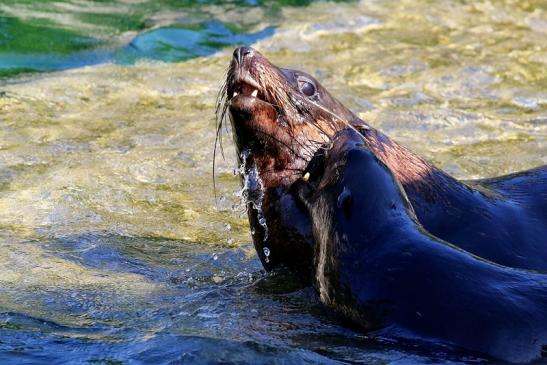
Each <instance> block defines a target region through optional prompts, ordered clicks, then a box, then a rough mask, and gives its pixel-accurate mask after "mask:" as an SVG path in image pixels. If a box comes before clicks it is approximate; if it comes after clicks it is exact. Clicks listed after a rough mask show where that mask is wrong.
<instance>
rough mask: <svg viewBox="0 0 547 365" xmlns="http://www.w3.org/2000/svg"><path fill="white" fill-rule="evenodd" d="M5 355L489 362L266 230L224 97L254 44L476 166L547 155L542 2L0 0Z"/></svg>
mask: <svg viewBox="0 0 547 365" xmlns="http://www.w3.org/2000/svg"><path fill="white" fill-rule="evenodd" d="M0 14H1V17H0V29H1V32H0V73H1V74H2V75H3V78H2V79H1V80H0V359H1V360H2V363H3V364H10V363H11V364H20V363H76V364H79V363H81V364H89V363H91V364H93V363H99V364H100V363H103V364H118V363H119V364H125V363H127V364H138V363H241V364H260V363H264V364H271V363H284V364H290V363H294V364H302V363H308V364H330V363H366V364H370V363H373V364H386V363H390V364H415V363H428V364H430V363H448V362H454V363H462V362H476V361H480V359H478V358H477V357H475V356H473V355H470V354H461V353H458V352H456V351H454V350H452V349H449V348H444V347H439V348H434V349H432V348H431V347H428V346H416V344H401V343H392V342H390V341H387V340H382V339H380V340H371V339H369V338H367V337H366V336H364V335H363V334H361V333H358V332H354V331H352V330H350V329H347V328H345V327H343V326H340V325H339V324H338V323H337V322H336V320H335V319H334V318H332V317H331V316H329V314H328V313H326V312H325V311H324V310H323V309H322V308H321V306H320V305H319V304H318V302H317V298H316V296H315V293H314V292H313V290H311V289H310V288H307V287H306V286H305V285H304V284H303V283H302V282H300V281H299V280H298V278H296V277H294V276H290V275H288V274H283V273H277V274H274V275H271V276H267V275H265V273H264V272H263V271H262V269H261V267H260V264H259V262H258V260H257V259H256V256H255V254H254V252H253V248H252V246H251V245H250V237H249V229H248V226H247V222H246V219H245V213H244V210H243V208H242V206H241V205H240V202H239V198H238V197H237V194H235V193H237V191H238V189H239V185H238V184H239V183H238V181H237V178H236V177H235V176H234V174H233V169H234V168H235V167H236V166H235V159H234V151H233V147H232V146H231V144H230V140H231V137H230V135H229V131H225V132H224V147H225V149H224V151H225V155H226V156H225V159H224V160H222V159H219V160H218V164H219V166H218V171H217V189H218V191H217V195H218V198H217V199H216V201H215V198H214V195H213V189H212V173H211V167H212V166H211V162H212V146H213V142H214V115H213V114H214V105H215V98H216V94H217V91H218V89H219V87H220V85H221V83H222V81H223V77H224V73H225V70H226V67H227V65H228V62H229V60H230V56H231V51H232V50H233V47H235V46H236V45H237V44H240V43H250V44H252V45H253V46H254V47H256V48H258V49H259V50H260V51H261V52H263V53H264V54H265V55H266V56H267V57H269V58H270V59H271V60H272V61H273V62H274V63H276V64H278V65H283V66H286V67H293V68H299V69H303V70H306V71H308V72H310V73H312V74H314V75H315V76H317V77H318V78H319V79H320V80H322V82H323V83H324V85H325V86H326V87H327V88H328V89H329V90H331V91H332V93H333V94H335V95H336V96H338V97H339V98H340V99H341V100H342V101H343V102H344V103H345V104H346V105H348V106H350V107H351V108H352V109H353V110H354V111H356V112H358V113H359V114H360V115H361V117H362V118H364V119H365V120H367V121H369V122H370V123H371V124H372V125H374V126H376V127H378V128H380V129H381V130H383V131H384V132H386V133H387V134H388V135H390V136H391V137H393V138H394V139H396V140H397V141H399V142H401V143H403V144H404V145H406V146H408V147H410V148H411V149H413V150H415V151H416V152H418V153H420V154H422V155H424V156H425V157H426V158H428V159H429V160H431V161H433V162H434V163H436V164H437V165H439V166H440V167H441V168H443V169H445V170H446V171H448V172H450V173H451V174H454V175H455V176H457V177H459V178H479V177H488V176H495V175H500V174H504V173H510V172H513V171H518V170H522V169H527V168H531V167H534V166H537V165H541V164H545V163H547V67H546V66H547V8H546V6H545V4H544V2H543V1H530V0H529V1H513V2H510V3H508V2H503V1H493V0H492V1H478V2H477V1H473V2H462V1H448V0H445V1H439V2H429V1H420V0H418V1H416V0H413V1H410V0H409V1H364V2H338V3H328V2H295V1H293V2H291V1H286V2H270V1H263V2H262V1H256V2H255V1H247V2H245V1H240V2H214V1H209V2H207V1H200V2H190V1H167V0H165V1H146V0H142V1H121V0H120V1H85V0H73V1H55V2H53V1H30V0H27V1H15V0H14V1H11V0H6V1H3V2H2V4H0Z"/></svg>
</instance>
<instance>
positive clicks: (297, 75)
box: [217, 47, 547, 271]
mask: <svg viewBox="0 0 547 365" xmlns="http://www.w3.org/2000/svg"><path fill="white" fill-rule="evenodd" d="M219 95H220V98H219V102H218V108H217V115H218V117H219V118H218V119H219V121H220V122H219V124H218V131H219V133H220V130H221V129H220V128H221V126H222V121H223V120H224V116H225V115H229V117H230V120H231V123H232V127H233V131H234V140H235V145H236V149H237V151H238V154H239V156H240V159H241V161H240V162H242V163H243V164H244V165H245V168H244V170H245V172H246V173H245V175H246V178H245V179H244V181H245V184H246V186H247V194H248V196H249V197H250V199H249V207H250V208H249V209H248V213H249V222H250V225H251V231H252V232H253V242H254V244H255V247H256V249H257V252H258V256H259V258H260V259H261V261H262V263H263V265H264V267H265V268H266V269H267V270H271V269H272V268H274V267H276V266H277V265H278V264H285V265H288V266H291V267H297V268H305V269H307V268H309V267H311V258H312V257H313V255H312V249H313V245H314V243H313V237H312V234H311V222H310V219H309V216H308V215H307V213H306V212H305V210H304V209H303V207H302V206H301V204H300V203H299V202H298V201H296V200H295V198H294V194H293V192H292V187H291V186H292V184H293V183H294V182H295V181H296V180H297V179H299V178H301V177H302V176H304V175H305V167H306V166H307V163H308V162H309V161H310V160H311V157H312V156H313V155H314V154H315V152H316V151H317V150H318V149H320V148H321V146H322V145H323V144H324V143H325V142H327V141H329V140H330V139H331V138H332V136H334V134H335V133H336V132H337V131H339V130H341V129H343V128H346V127H348V126H350V127H352V128H354V129H356V130H357V131H358V132H359V133H360V134H362V136H363V137H364V143H365V144H366V145H367V147H368V148H369V150H370V151H371V152H372V153H373V154H374V155H375V156H376V157H378V158H379V159H380V161H382V162H383V163H384V164H385V165H386V166H387V167H388V168H389V169H390V170H391V171H392V173H393V175H394V176H395V178H396V179H397V180H398V181H399V182H400V183H401V185H402V187H403V190H404V191H405V193H406V195H407V197H408V199H409V201H410V203H411V205H412V207H413V209H414V212H415V213H416V216H417V218H418V220H419V222H420V224H421V225H422V226H423V227H424V228H425V229H426V230H428V231H429V232H430V233H431V234H433V235H435V236H437V237H439V238H440V239H443V240H445V241H448V242H450V243H451V244H454V245H456V246H459V247H461V248H463V249H465V250H466V251H468V252H470V253H473V254H475V255H477V256H480V257H483V258H485V259H487V260H490V261H493V262H495V263H498V264H501V265H506V266H511V267H516V268H523V269H534V270H539V271H546V270H547V240H546V239H545V237H547V167H546V166H543V167H539V168H537V169H534V170H530V171H527V172H522V173H519V174H516V175H509V176H506V177H498V178H495V179H486V180H476V181H471V182H463V181H458V180H456V179H455V178H453V177H451V176H449V175H448V174H446V173H445V172H443V171H441V170H440V169H438V168H436V167H435V166H433V165H432V164H430V163H429V162H427V161H425V160H424V159H423V158H421V157H419V156H417V155H416V154H414V153H413V152H411V151H410V150H408V149H407V148H405V147H403V146H401V145H399V144H398V143H396V142H395V141H393V140H391V139H390V138H389V137H387V136H386V135H385V134H383V133H381V132H380V131H378V130H376V129H374V128H372V127H371V126H369V125H368V124H367V123H365V122H364V121H363V120H361V119H359V118H358V117H357V115H356V114H354V113H353V112H352V111H350V110H349V109H347V108H346V107H345V106H344V105H342V104H341V103H340V102H339V101H338V100H336V99H335V98H334V97H333V96H331V95H330V94H329V92H328V91H327V90H326V89H325V88H324V87H323V86H321V84H320V83H319V82H318V81H317V80H316V79H315V78H313V77H312V76H311V75H309V74H307V73H305V72H301V71H298V70H290V69H284V68H278V67H276V66H274V65H273V64H272V63H271V62H269V61H268V60H267V59H266V58H265V57H264V56H263V55H261V54H260V53H259V52H258V51H256V50H255V49H253V48H250V47H240V48H237V49H236V50H235V51H234V56H233V59H232V61H231V63H230V67H229V70H228V74H227V79H226V83H225V85H224V86H223V88H222V90H221V92H220V93H219Z"/></svg>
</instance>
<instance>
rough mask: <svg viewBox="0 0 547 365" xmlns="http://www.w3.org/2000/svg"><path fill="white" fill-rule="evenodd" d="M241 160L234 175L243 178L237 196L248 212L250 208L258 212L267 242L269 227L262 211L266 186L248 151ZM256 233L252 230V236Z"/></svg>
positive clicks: (264, 239)
mask: <svg viewBox="0 0 547 365" xmlns="http://www.w3.org/2000/svg"><path fill="white" fill-rule="evenodd" d="M240 160H241V161H242V162H241V165H240V166H239V167H238V168H237V169H235V170H234V174H236V175H240V176H241V177H242V178H243V188H242V189H241V190H240V191H238V192H237V193H236V196H238V197H239V198H240V199H241V205H243V206H244V207H245V209H246V211H247V209H248V207H249V206H251V207H252V209H254V210H255V211H256V213H257V220H258V224H260V226H262V228H263V229H264V238H263V241H266V240H267V239H268V225H267V222H266V217H265V216H264V212H263V211H262V201H263V199H264V185H263V184H262V179H260V175H259V174H258V170H257V168H256V165H255V163H254V160H253V159H252V156H251V152H250V151H249V150H248V149H245V150H243V151H242V152H241V155H240ZM249 203H250V204H249ZM255 233H256V231H255V230H254V229H252V230H251V234H252V235H254V234H255Z"/></svg>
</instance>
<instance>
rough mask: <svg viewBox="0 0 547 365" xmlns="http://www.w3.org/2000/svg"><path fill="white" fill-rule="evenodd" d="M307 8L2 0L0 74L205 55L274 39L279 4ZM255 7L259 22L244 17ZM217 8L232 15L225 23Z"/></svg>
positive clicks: (222, 3)
mask: <svg viewBox="0 0 547 365" xmlns="http://www.w3.org/2000/svg"><path fill="white" fill-rule="evenodd" d="M308 3H309V1H278V2H273V1H174V0H160V1H150V0H148V1H135V2H130V1H128V2H124V1H64V2H63V1H52V0H46V1H17V0H6V1H3V2H2V4H0V54H1V55H2V57H0V76H2V75H4V76H6V75H14V74H17V73H20V72H32V71H52V70H61V69H67V68H74V67H82V66H88V65H94V64H98V63H103V62H114V63H123V64H127V63H133V62H135V61H137V60H141V59H149V60H161V61H167V62H176V61H184V60H187V59H190V58H194V57H200V56H207V55H210V54H212V53H214V52H217V51H219V50H220V49H222V48H224V47H226V46H229V45H238V44H250V43H254V42H256V41H257V40H259V39H262V38H265V37H269V36H271V35H272V34H273V32H274V30H275V25H276V22H275V19H276V17H278V16H279V13H280V11H281V8H282V7H283V6H289V5H290V6H304V5H306V4H308ZM256 8H260V9H262V10H263V11H262V12H261V14H260V16H259V17H256V18H255V19H252V17H250V18H247V17H246V16H245V14H246V13H247V12H248V11H249V10H252V9H256ZM219 11H220V12H225V11H228V12H233V14H232V15H231V16H230V17H229V18H228V19H226V18H224V16H223V15H225V14H219ZM264 21H266V22H268V23H269V24H268V25H264Z"/></svg>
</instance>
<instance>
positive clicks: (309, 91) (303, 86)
mask: <svg viewBox="0 0 547 365" xmlns="http://www.w3.org/2000/svg"><path fill="white" fill-rule="evenodd" d="M298 87H299V88H300V91H301V92H302V94H304V95H306V96H313V95H315V85H314V84H313V83H312V82H310V81H308V80H298Z"/></svg>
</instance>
